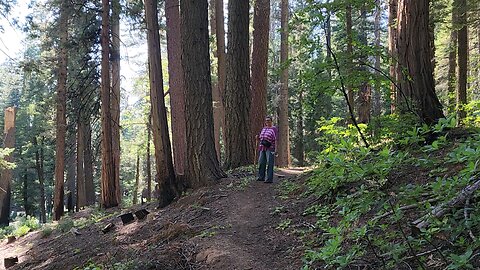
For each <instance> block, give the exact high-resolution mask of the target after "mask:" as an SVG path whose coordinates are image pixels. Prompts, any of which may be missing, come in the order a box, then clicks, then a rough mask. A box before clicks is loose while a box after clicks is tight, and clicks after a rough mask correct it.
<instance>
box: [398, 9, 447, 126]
mask: <svg viewBox="0 0 480 270" xmlns="http://www.w3.org/2000/svg"><path fill="white" fill-rule="evenodd" d="M397 25H398V36H397V37H398V42H397V44H398V47H397V51H398V62H399V66H400V68H401V69H402V70H405V72H402V74H400V77H401V80H400V83H399V85H400V88H401V89H402V91H403V93H402V96H401V97H402V98H401V104H402V107H401V108H400V109H402V110H403V111H406V110H408V108H410V109H411V110H413V111H415V112H416V114H417V115H418V116H419V118H420V119H421V121H423V122H424V123H427V124H433V123H435V122H436V121H437V120H438V119H439V118H442V117H444V116H443V112H442V105H441V104H440V102H439V100H438V97H437V95H436V94H435V85H434V80H433V67H432V62H431V59H432V50H431V47H430V38H429V1H428V0H415V1H414V0H399V2H398V14H397Z"/></svg>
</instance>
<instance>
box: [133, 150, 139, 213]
mask: <svg viewBox="0 0 480 270" xmlns="http://www.w3.org/2000/svg"><path fill="white" fill-rule="evenodd" d="M139 185H140V154H139V153H137V171H136V173H135V186H133V204H134V205H135V204H137V203H138V199H137V198H138V186H139Z"/></svg>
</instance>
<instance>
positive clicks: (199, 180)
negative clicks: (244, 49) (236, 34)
mask: <svg viewBox="0 0 480 270" xmlns="http://www.w3.org/2000/svg"><path fill="white" fill-rule="evenodd" d="M180 6H181V7H182V8H181V10H180V13H181V18H182V24H181V29H182V30H181V31H182V51H183V55H182V67H183V71H184V78H185V96H188V97H189V98H188V99H186V102H185V103H186V104H185V116H186V135H187V136H186V137H187V152H186V153H187V154H186V161H187V162H186V168H185V175H186V179H187V181H188V185H189V186H190V187H193V188H197V187H201V186H205V185H208V184H209V183H211V181H212V180H217V179H219V178H223V177H225V176H226V175H225V173H224V172H223V171H222V170H221V169H220V166H219V163H218V159H217V155H216V151H215V137H214V132H213V108H212V83H211V77H210V56H209V52H210V50H209V43H208V42H209V40H208V3H207V0H181V1H180Z"/></svg>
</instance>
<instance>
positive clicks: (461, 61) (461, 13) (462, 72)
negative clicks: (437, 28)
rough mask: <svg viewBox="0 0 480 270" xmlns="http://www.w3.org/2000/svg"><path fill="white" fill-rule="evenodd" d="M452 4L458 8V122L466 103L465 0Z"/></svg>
mask: <svg viewBox="0 0 480 270" xmlns="http://www.w3.org/2000/svg"><path fill="white" fill-rule="evenodd" d="M454 6H455V8H456V9H457V10H458V13H457V14H458V27H460V29H459V30H458V81H457V82H458V83H457V108H456V109H457V121H458V124H460V123H461V120H462V119H463V118H465V116H466V112H465V108H464V106H465V104H467V73H468V26H467V1H466V0H455V1H454Z"/></svg>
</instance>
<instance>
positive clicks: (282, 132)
mask: <svg viewBox="0 0 480 270" xmlns="http://www.w3.org/2000/svg"><path fill="white" fill-rule="evenodd" d="M281 12H282V16H281V29H282V30H281V33H280V40H281V41H280V64H281V66H282V73H281V74H280V101H279V104H278V138H277V145H276V147H277V149H276V150H277V152H278V158H277V160H276V163H277V165H278V166H279V167H288V166H290V139H289V137H290V136H289V132H288V130H289V128H288V65H287V62H288V16H289V15H288V0H282V2H281Z"/></svg>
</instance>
